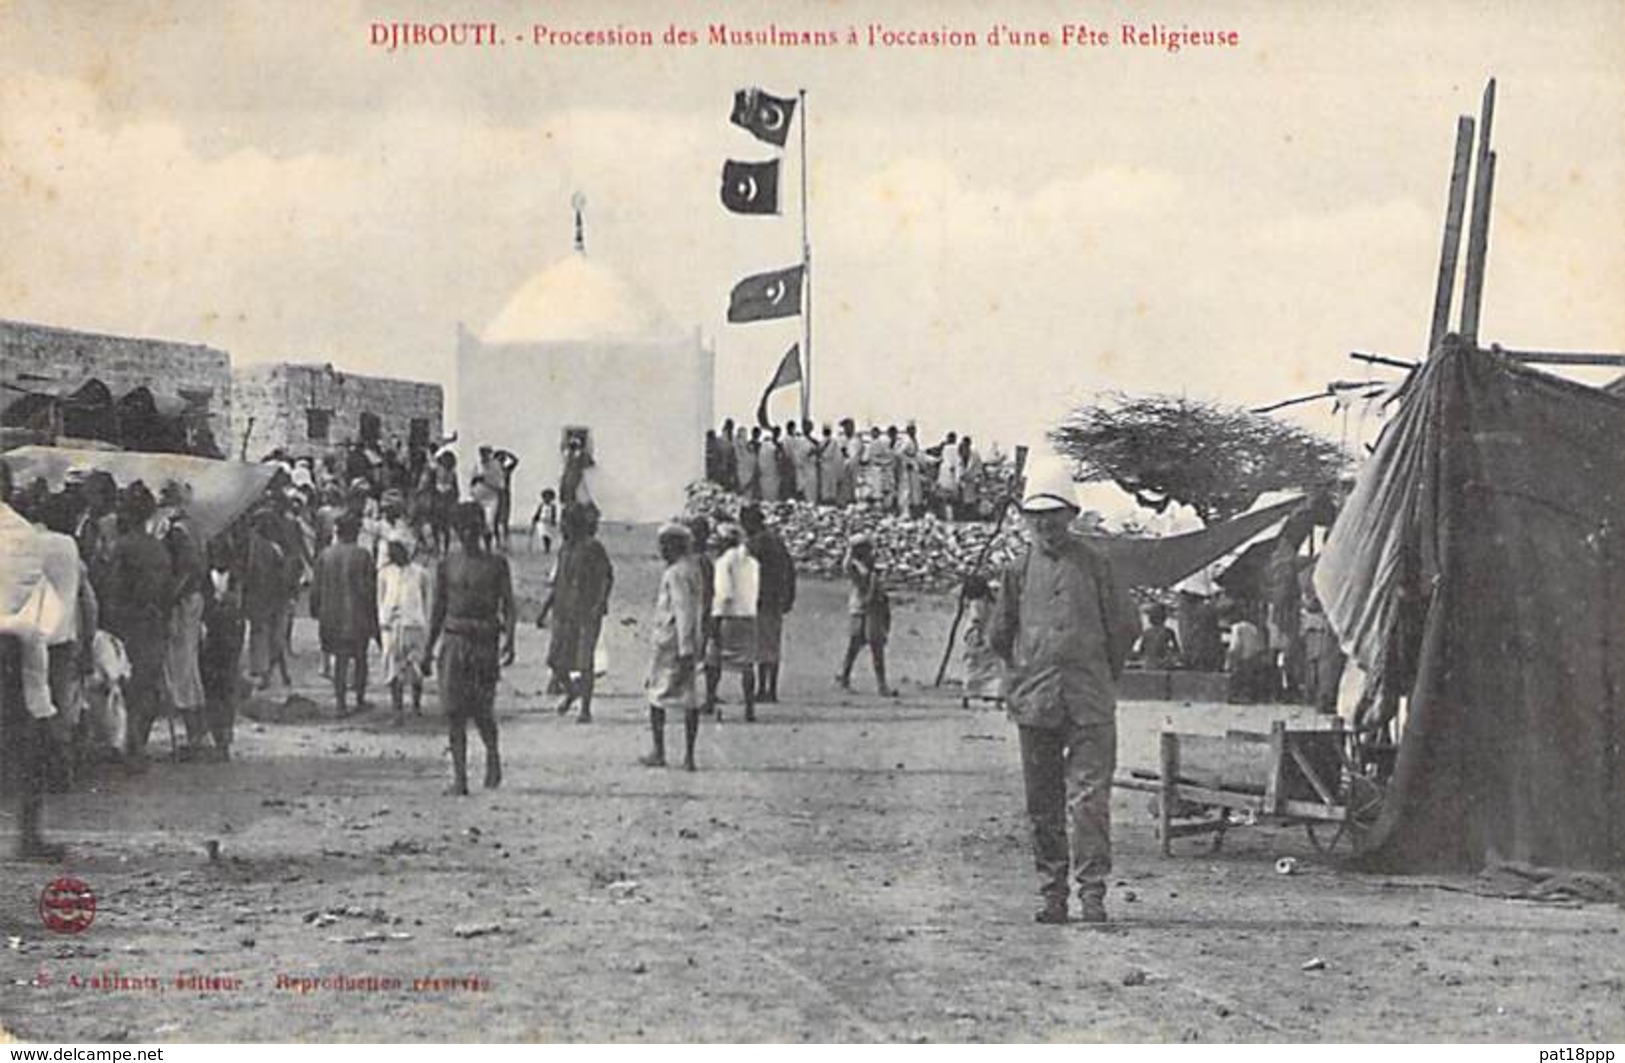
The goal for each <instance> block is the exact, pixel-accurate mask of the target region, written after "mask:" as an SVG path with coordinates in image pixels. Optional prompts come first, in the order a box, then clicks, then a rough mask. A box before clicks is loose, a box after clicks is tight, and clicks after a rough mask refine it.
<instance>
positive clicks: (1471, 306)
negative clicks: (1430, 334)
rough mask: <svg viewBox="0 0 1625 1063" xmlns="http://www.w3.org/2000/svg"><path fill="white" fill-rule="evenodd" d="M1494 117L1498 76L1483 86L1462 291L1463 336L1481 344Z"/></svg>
mask: <svg viewBox="0 0 1625 1063" xmlns="http://www.w3.org/2000/svg"><path fill="white" fill-rule="evenodd" d="M1494 118H1495V79H1494V78H1490V80H1489V84H1487V85H1485V86H1484V104H1483V110H1482V113H1481V116H1480V118H1479V122H1478V169H1477V172H1476V173H1475V174H1474V184H1473V220H1472V229H1471V230H1470V231H1469V233H1468V235H1467V274H1466V278H1465V280H1464V282H1463V284H1462V292H1461V337H1462V339H1463V340H1465V341H1466V342H1467V343H1468V344H1469V345H1471V346H1477V344H1478V320H1479V311H1480V309H1481V308H1482V306H1483V302H1484V261H1485V258H1486V256H1487V255H1488V253H1489V240H1490V197H1491V196H1492V195H1493V194H1494V190H1495V152H1493V151H1491V150H1490V127H1491V124H1492V123H1493V121H1494Z"/></svg>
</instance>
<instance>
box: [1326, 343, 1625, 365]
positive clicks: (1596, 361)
mask: <svg viewBox="0 0 1625 1063" xmlns="http://www.w3.org/2000/svg"><path fill="white" fill-rule="evenodd" d="M1479 350H1481V351H1486V352H1488V353H1491V354H1499V355H1501V356H1502V357H1503V358H1510V359H1512V360H1513V361H1514V362H1530V363H1533V364H1536V365H1603V366H1625V354H1614V353H1603V352H1596V351H1518V350H1511V349H1509V348H1506V347H1500V346H1496V345H1493V344H1492V345H1491V346H1489V347H1480V348H1479ZM1349 357H1350V358H1355V359H1358V360H1359V361H1362V362H1371V363H1373V364H1375V365H1391V366H1393V367H1394V368H1396V369H1415V368H1417V365H1416V363H1415V362H1406V361H1402V360H1400V359H1398V358H1389V357H1388V356H1387V355H1382V354H1367V353H1365V352H1364V351H1351V352H1349Z"/></svg>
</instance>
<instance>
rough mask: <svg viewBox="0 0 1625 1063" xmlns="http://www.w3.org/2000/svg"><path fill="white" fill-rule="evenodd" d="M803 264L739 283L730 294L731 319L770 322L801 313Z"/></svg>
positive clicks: (756, 276)
mask: <svg viewBox="0 0 1625 1063" xmlns="http://www.w3.org/2000/svg"><path fill="white" fill-rule="evenodd" d="M801 270H802V267H801V266H791V267H790V268H789V269H780V270H774V271H773V272H772V273H756V274H753V275H751V276H749V277H746V278H745V279H744V280H742V281H740V282H739V283H738V284H736V285H734V290H733V291H732V292H731V293H730V294H729V296H728V320H729V321H732V322H734V323H736V324H737V323H740V322H744V321H771V320H773V319H774V318H776V317H795V316H796V315H797V314H799V313H801Z"/></svg>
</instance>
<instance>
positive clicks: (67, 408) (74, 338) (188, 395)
mask: <svg viewBox="0 0 1625 1063" xmlns="http://www.w3.org/2000/svg"><path fill="white" fill-rule="evenodd" d="M231 402H232V384H231V357H230V355H228V354H227V353H226V352H225V351H222V350H219V349H217V348H214V347H206V346H204V345H202V344H198V343H178V342H175V341H172V340H155V339H143V338H139V337H134V336H111V335H104V334H102V333H97V332H80V331H77V330H75V329H66V328H56V327H54V326H50V325H37V324H32V323H29V322H24V321H3V320H0V423H3V424H4V425H5V426H6V427H8V428H11V429H15V430H18V431H23V432H31V433H33V434H34V435H35V437H50V438H47V439H45V441H48V442H54V441H58V440H61V439H63V438H67V439H70V440H72V439H91V440H99V441H101V442H103V443H107V444H112V445H125V446H132V447H133V446H135V444H136V442H137V440H131V439H126V438H122V437H123V436H124V435H127V434H128V430H129V429H131V428H134V427H142V428H144V427H146V426H149V425H153V424H156V423H158V422H159V421H163V422H164V423H165V424H166V426H170V427H173V428H174V430H175V431H180V432H184V433H186V434H187V435H190V436H191V437H192V439H191V440H189V441H188V440H181V441H180V442H179V443H177V442H176V441H175V440H168V441H167V442H169V443H171V444H174V445H170V446H149V447H140V448H139V449H183V446H182V444H184V443H187V442H191V443H194V444H195V443H197V442H198V441H199V440H200V439H201V438H202V437H204V436H205V435H207V436H208V437H212V439H213V440H214V441H216V443H217V444H218V446H219V447H220V448H221V449H222V450H227V449H230V437H231V427H232V423H231V413H232V411H231ZM182 425H184V428H182V427H178V426H182ZM160 434H172V433H171V432H167V431H166V432H164V433H160Z"/></svg>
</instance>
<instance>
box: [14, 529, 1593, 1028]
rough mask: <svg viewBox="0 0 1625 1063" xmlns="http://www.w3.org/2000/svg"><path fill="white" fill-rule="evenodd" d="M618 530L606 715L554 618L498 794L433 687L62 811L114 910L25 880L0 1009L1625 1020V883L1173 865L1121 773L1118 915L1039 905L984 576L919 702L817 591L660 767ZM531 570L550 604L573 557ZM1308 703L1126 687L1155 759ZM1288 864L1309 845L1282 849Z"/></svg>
mask: <svg viewBox="0 0 1625 1063" xmlns="http://www.w3.org/2000/svg"><path fill="white" fill-rule="evenodd" d="M606 538H607V539H608V541H609V542H610V544H611V547H612V551H613V552H614V554H615V556H616V561H617V572H618V582H617V587H616V595H615V607H614V612H613V620H612V622H611V623H610V625H609V626H608V627H607V629H606V630H608V631H609V632H611V644H610V652H611V659H612V661H611V663H612V675H611V677H610V678H609V680H608V681H607V683H606V686H607V690H606V691H605V693H604V695H603V697H602V699H601V701H600V704H599V707H598V720H597V721H596V722H595V723H593V724H592V725H590V726H579V725H577V724H575V723H573V722H571V721H570V720H567V719H561V718H560V717H558V716H556V715H554V714H553V712H552V711H551V708H550V704H549V701H550V699H548V698H547V697H546V696H545V695H544V693H543V688H544V685H545V681H544V674H543V666H542V663H541V662H542V658H543V656H544V654H545V637H546V636H545V633H543V632H539V631H537V630H535V629H534V628H531V627H526V628H524V629H523V630H522V635H521V639H520V646H519V664H518V666H517V667H515V668H514V669H512V670H511V671H510V673H509V674H508V675H507V676H505V678H504V683H503V693H502V695H501V697H500V713H501V717H502V740H503V750H504V754H505V761H506V767H507V781H506V783H505V784H504V786H503V787H502V789H500V790H499V791H496V792H491V793H484V792H481V793H477V794H476V795H475V796H473V797H471V798H468V799H462V800H457V799H452V798H448V797H445V796H442V794H441V790H442V787H443V786H444V783H445V781H446V779H447V774H448V769H447V760H446V754H445V746H446V743H445V739H444V736H443V734H442V730H441V722H440V719H439V716H438V711H437V709H436V707H435V705H434V703H433V699H432V698H431V699H430V704H429V706H428V710H427V714H426V715H425V716H424V717H422V718H420V719H417V720H412V721H410V722H409V723H408V725H407V726H406V727H404V728H395V727H393V726H391V722H390V720H389V718H388V717H389V713H388V710H387V709H382V710H375V711H374V712H373V713H372V714H371V715H370V716H368V717H364V718H362V719H360V720H347V721H344V722H342V723H341V722H339V721H336V720H334V719H332V718H331V714H330V712H329V713H328V714H327V715H326V716H324V717H323V718H321V719H318V720H314V721H307V722H304V723H281V724H274V723H253V722H252V721H244V722H243V724H242V726H241V727H240V729H239V739H240V741H239V748H238V754H239V756H238V759H237V760H236V761H235V762H234V763H231V764H227V765H220V764H206V765H205V764H169V763H160V764H156V765H155V766H154V768H153V770H152V771H151V772H150V773H149V774H147V775H145V776H141V777H129V776H126V775H123V774H118V773H113V772H106V773H103V774H101V775H99V776H98V778H97V779H96V780H95V782H94V784H93V786H91V787H90V788H89V789H82V790H80V791H79V792H76V793H74V794H71V795H68V796H65V797H60V798H56V799H53V801H52V803H51V806H50V808H49V812H48V819H49V823H50V826H51V829H52V831H53V833H54V834H55V836H56V837H58V838H59V839H62V840H64V841H67V842H68V843H70V845H71V847H72V856H71V858H70V860H69V862H68V864H67V866H66V868H65V870H66V871H67V872H69V873H71V874H73V875H75V876H77V877H79V878H81V879H83V880H84V881H85V882H87V883H89V884H90V886H91V887H92V888H93V889H94V890H95V892H96V895H97V898H98V909H97V915H96V919H95V922H94V924H93V925H92V926H91V928H90V929H89V930H88V931H86V932H85V933H83V934H79V935H76V936H63V935H54V934H50V933H47V932H46V931H44V930H43V929H42V926H41V923H40V920H39V918H38V915H37V912H36V905H37V902H38V898H39V894H40V891H41V889H42V888H43V887H44V886H45V884H46V883H47V882H48V881H49V880H50V879H51V878H52V877H54V876H55V875H57V874H60V873H62V870H64V869H56V868H52V867H47V866H42V865H38V864H23V863H17V862H8V863H6V864H5V865H3V867H0V922H3V923H4V926H5V933H6V934H7V935H8V947H7V948H6V949H4V950H0V980H3V982H0V984H3V985H4V991H3V992H0V1023H3V1025H4V1026H5V1027H6V1028H7V1029H9V1030H11V1031H13V1032H14V1033H16V1034H17V1035H19V1036H23V1037H29V1038H36V1039H45V1040H62V1041H69V1040H71V1041H95V1040H120V1041H123V1040H137V1041H153V1040H160V1041H235V1040H248V1041H262V1040H295V1041H297V1040H427V1041H438V1040H513V1039H544V1040H572V1041H589V1040H590V1041H600V1040H678V1041H683V1040H749V1041H755V1040H767V1041H799V1040H820V1041H821V1040H863V1041H871V1040H873V1041H913V1040H930V1041H987V1040H1001V1041H1002V1040H1022V1041H1027V1040H1040V1041H1044V1040H1060V1039H1081V1040H1104V1041H1117V1040H1131V1041H1132V1040H1200V1041H1249V1040H1338V1041H1342V1040H1380V1041H1395V1040H1398V1041H1408V1040H1450V1041H1456V1040H1484V1041H1509V1040H1510V1041H1553V1042H1556V1041H1563V1042H1571V1041H1574V1040H1581V1041H1597V1040H1604V1041H1617V1040H1621V1039H1625V947H1622V945H1625V943H1622V941H1621V938H1620V929H1621V926H1622V924H1625V913H1622V912H1621V911H1620V909H1619V908H1617V907H1614V906H1606V905H1593V906H1588V907H1583V908H1574V907H1556V906H1540V905H1533V904H1529V903H1523V902H1512V901H1505V900H1492V899H1487V898H1484V897H1480V896H1475V895H1471V894H1468V893H1462V892H1457V891H1455V890H1451V889H1443V888H1440V886H1441V885H1452V884H1453V883H1450V882H1444V883H1441V881H1440V880H1438V879H1427V880H1422V879H1411V880H1400V879H1390V878H1383V877H1375V876H1362V875H1357V874H1352V873H1349V872H1346V871H1341V870H1339V869H1337V868H1336V867H1335V866H1334V865H1332V864H1330V863H1328V862H1326V861H1325V860H1324V859H1321V858H1318V857H1317V856H1316V854H1315V853H1314V851H1313V850H1312V849H1311V848H1310V846H1309V843H1308V839H1307V838H1306V837H1305V835H1304V832H1303V831H1302V830H1301V829H1286V828H1279V829H1276V828H1257V829H1247V830H1237V831H1232V832H1231V834H1230V835H1229V837H1228V839H1227V840H1226V843H1225V846H1224V848H1223V850H1222V852H1220V853H1218V854H1213V853H1211V852H1209V851H1208V849H1207V847H1206V845H1205V843H1203V842H1200V841H1189V842H1186V843H1184V844H1183V845H1182V846H1180V848H1179V851H1178V855H1176V856H1175V857H1174V858H1172V859H1165V858H1163V857H1162V856H1161V855H1160V854H1159V852H1158V848H1157V845H1156V843H1155V840H1154V838H1153V837H1152V833H1151V820H1150V818H1149V816H1148V814H1147V810H1146V795H1144V794H1138V793H1133V792H1128V791H1119V792H1118V793H1117V795H1116V798H1115V810H1116V814H1117V820H1116V823H1117V825H1116V832H1115V834H1116V846H1117V873H1116V876H1115V881H1114V888H1113V891H1112V896H1111V899H1110V903H1111V906H1112V912H1113V916H1114V920H1115V922H1114V923H1113V924H1112V925H1111V926H1109V927H1107V928H1104V929H1101V928H1092V927H1085V926H1081V925H1076V924H1075V925H1072V926H1069V927H1062V928H1053V927H1041V926H1036V925H1034V924H1033V922H1032V921H1031V914H1032V911H1033V909H1034V907H1035V904H1036V896H1035V894H1034V892H1033V891H1034V889H1035V880H1034V877H1033V872H1032V869H1031V861H1030V856H1029V850H1028V846H1027V841H1026V826H1025V819H1024V815H1023V811H1022V805H1021V780H1020V766H1019V763H1018V759H1017V754H1016V743H1015V735H1014V731H1013V728H1012V727H1011V725H1010V724H1009V723H1008V722H1007V721H1006V720H1005V719H1004V717H1003V716H1002V714H999V713H996V712H992V711H987V710H976V709H971V710H966V709H963V708H961V707H960V704H959V701H958V697H957V694H955V693H954V692H952V691H949V690H944V691H932V690H930V689H929V681H930V679H931V676H932V674H933V673H934V671H935V667H936V661H937V658H938V656H939V655H940V653H941V647H942V645H943V641H944V636H945V633H946V631H947V627H948V622H949V619H950V617H951V613H952V605H951V602H949V601H945V600H941V599H920V598H917V597H913V596H903V597H902V598H901V600H899V602H898V603H897V610H896V615H897V622H896V629H895V636H894V637H895V642H894V644H893V648H892V651H893V658H894V664H893V671H894V672H895V674H896V677H897V678H898V679H900V680H901V681H902V686H903V688H904V692H905V696H904V697H903V699H902V700H901V701H900V702H892V703H888V702H884V701H882V700H880V699H879V698H876V697H875V696H874V695H873V694H872V693H869V691H872V690H873V681H872V678H871V677H870V676H869V674H868V671H867V666H866V665H864V664H860V666H859V670H858V692H857V693H855V694H844V693H841V692H839V691H837V690H835V689H834V688H833V685H832V683H831V678H830V677H831V676H832V675H833V673H834V670H835V661H836V657H837V655H838V653H839V648H840V644H841V642H842V640H843V639H844V621H843V619H842V609H843V594H844V591H843V590H842V588H840V587H838V586H835V585H831V584H823V583H816V582H806V583H804V585H803V588H802V596H801V604H800V606H799V607H798V609H797V611H796V613H795V614H793V616H792V618H791V620H790V622H789V624H788V628H787V639H788V642H789V644H790V649H789V659H790V663H789V664H788V666H787V669H786V676H785V679H784V681H783V693H784V696H785V703H784V704H782V705H779V706H776V707H769V708H765V709H764V710H763V713H762V720H761V722H759V723H756V724H754V725H747V724H744V723H742V722H737V720H738V717H737V708H738V706H737V691H735V690H732V689H730V690H729V691H728V694H729V696H730V700H731V701H732V702H733V703H732V704H730V705H728V706H726V707H725V712H726V713H727V714H728V716H727V718H725V719H724V721H723V722H720V723H718V722H714V721H707V722H706V724H705V725H704V731H703V733H702V736H701V746H700V761H701V768H702V770H701V771H700V772H699V773H697V774H693V775H690V774H686V773H683V772H681V771H676V770H650V769H645V768H642V767H639V766H638V765H637V763H636V757H637V755H638V754H639V753H641V752H643V750H644V749H645V748H646V744H647V741H648V739H647V735H646V731H645V726H644V724H645V713H644V708H643V703H642V701H641V699H640V697H639V685H640V679H641V675H642V669H643V667H644V665H645V662H646V655H645V652H644V650H643V649H642V647H641V645H640V639H641V629H642V627H643V625H644V624H645V623H646V618H647V612H648V603H649V602H651V601H652V598H653V589H654V580H655V575H656V562H655V561H654V559H653V557H652V552H653V548H652V542H651V539H650V536H649V535H648V531H647V529H641V530H632V529H623V528H612V529H610V531H609V533H608V534H607V536H606ZM517 561H518V570H519V574H520V584H521V588H522V592H523V593H524V594H525V595H526V596H527V597H529V598H531V599H534V597H535V595H536V593H537V592H538V589H539V587H540V581H541V575H542V572H543V564H542V562H541V560H540V559H539V558H535V559H533V558H530V557H527V556H525V555H524V554H523V553H521V554H519V555H518V557H517ZM528 611H531V612H533V610H528ZM314 641H315V635H314V631H313V630H312V629H311V628H310V627H309V626H308V624H302V625H301V627H300V630H299V631H298V632H297V634H296V639H295V646H296V649H297V650H298V651H299V653H300V659H299V662H298V663H299V671H298V674H297V675H296V676H295V679H296V684H295V689H296V691H297V692H299V693H302V694H305V695H307V696H310V697H314V698H317V699H319V700H321V701H322V703H323V706H324V709H325V706H326V697H325V693H324V691H323V689H322V687H321V686H320V684H319V681H318V680H317V677H316V675H315V664H316V660H315V652H314ZM275 693H276V694H277V696H278V697H279V698H280V696H281V691H276V692H275ZM373 700H374V702H375V703H377V702H379V701H381V700H387V698H385V697H383V696H382V692H379V691H374V693H373ZM1291 711H1292V710H1281V709H1270V708H1251V709H1240V708H1231V707H1224V706H1189V705H1183V706H1182V705H1172V704H1152V703H1130V704H1125V705H1123V706H1122V707H1121V710H1120V721H1121V723H1120V730H1121V734H1122V738H1121V756H1120V759H1121V761H1122V762H1123V763H1124V764H1125V765H1128V764H1145V765H1150V764H1152V763H1153V762H1154V753H1153V751H1154V747H1155V735H1156V732H1157V730H1158V728H1159V727H1161V726H1162V725H1163V724H1164V723H1165V722H1169V721H1172V722H1174V723H1175V724H1177V725H1178V726H1179V727H1180V728H1182V729H1191V730H1195V729H1203V730H1208V729H1211V730H1213V731H1222V730H1223V729H1224V728H1225V727H1227V726H1236V725H1246V726H1256V727H1265V726H1267V722H1268V720H1269V719H1271V718H1274V717H1277V716H1280V715H1282V714H1290V712H1291ZM678 731H679V729H678V728H676V727H673V728H672V734H671V738H672V739H673V740H674V741H680V738H679V734H678ZM166 741H167V739H166V738H165V736H164V730H163V727H162V724H160V727H159V730H158V732H157V734H156V737H155V746H156V747H161V746H162V745H163V744H164V743H165V742H166ZM477 750H478V745H477V743H475V754H474V756H475V759H476V762H477V758H478V752H477ZM7 822H10V820H9V816H8V819H7ZM211 839H212V840H215V841H217V842H218V843H219V859H217V860H213V861H211V860H210V859H209V857H208V855H207V843H208V842H209V841H210V840H211ZM4 841H5V842H6V843H7V844H8V845H9V842H10V839H9V837H7V838H6V839H4ZM1278 855H1292V856H1295V857H1297V858H1298V859H1299V860H1300V861H1301V862H1302V872H1301V873H1300V874H1297V875H1294V876H1290V877H1283V876H1279V875H1277V874H1275V872H1274V870H1273V868H1272V864H1273V861H1274V858H1275V857H1276V856H1278ZM1456 884H1459V883H1456ZM470 932H476V933H474V936H460V935H467V934H469V933H470ZM1313 959H1319V960H1321V961H1323V962H1324V967H1323V968H1322V969H1316V970H1305V969H1304V965H1305V963H1306V962H1307V961H1310V960H1313ZM193 976H202V977H203V978H205V979H216V980H217V981H216V982H214V983H205V987H204V988H199V987H197V985H196V983H190V982H187V981H186V979H189V978H192V977H193ZM335 979H338V980H339V981H338V982H337V984H335V982H334V980H335ZM121 980H122V981H121ZM106 982H112V983H114V985H115V986H117V988H106V987H105V983H106ZM76 983H77V984H76ZM209 985H212V986H213V988H208V986H209Z"/></svg>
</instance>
